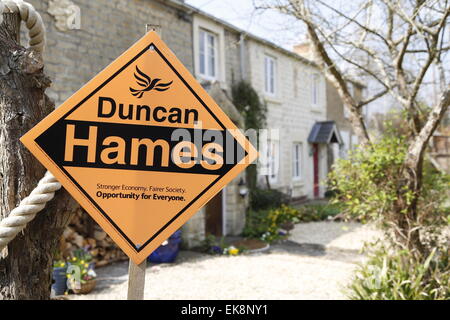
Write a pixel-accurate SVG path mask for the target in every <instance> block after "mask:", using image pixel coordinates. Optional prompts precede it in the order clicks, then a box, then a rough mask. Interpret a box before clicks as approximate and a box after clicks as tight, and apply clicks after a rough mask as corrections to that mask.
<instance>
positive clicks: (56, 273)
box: [52, 267, 67, 296]
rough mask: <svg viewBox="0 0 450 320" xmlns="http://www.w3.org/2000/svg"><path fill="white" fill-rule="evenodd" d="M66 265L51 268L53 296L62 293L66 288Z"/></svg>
mask: <svg viewBox="0 0 450 320" xmlns="http://www.w3.org/2000/svg"><path fill="white" fill-rule="evenodd" d="M66 272H67V267H58V268H53V281H54V282H53V284H52V290H53V291H54V292H55V296H61V295H63V294H64V293H65V292H66V290H67V276H66Z"/></svg>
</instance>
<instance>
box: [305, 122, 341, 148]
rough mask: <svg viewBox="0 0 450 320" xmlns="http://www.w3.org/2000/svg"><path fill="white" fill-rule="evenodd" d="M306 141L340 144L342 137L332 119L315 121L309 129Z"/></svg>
mask: <svg viewBox="0 0 450 320" xmlns="http://www.w3.org/2000/svg"><path fill="white" fill-rule="evenodd" d="M308 142H309V143H326V144H329V143H338V144H342V138H341V135H340V133H339V129H338V128H337V125H336V123H335V122H334V121H320V122H316V123H315V124H314V126H313V128H312V129H311V132H310V134H309V137H308Z"/></svg>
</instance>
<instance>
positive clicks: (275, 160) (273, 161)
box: [267, 140, 280, 183]
mask: <svg viewBox="0 0 450 320" xmlns="http://www.w3.org/2000/svg"><path fill="white" fill-rule="evenodd" d="M267 161H268V163H267V167H268V172H267V174H268V175H269V181H270V182H271V183H276V182H278V178H279V169H280V142H279V141H278V140H269V141H268V145H267Z"/></svg>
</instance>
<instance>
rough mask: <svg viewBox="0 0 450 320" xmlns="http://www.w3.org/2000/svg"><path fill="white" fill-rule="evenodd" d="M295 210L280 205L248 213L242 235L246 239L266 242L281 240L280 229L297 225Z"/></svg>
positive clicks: (297, 213)
mask: <svg viewBox="0 0 450 320" xmlns="http://www.w3.org/2000/svg"><path fill="white" fill-rule="evenodd" d="M298 215H299V212H298V210H297V209H295V208H292V207H289V206H286V205H281V206H280V207H279V208H275V209H266V210H259V211H250V212H249V213H248V215H247V220H246V225H245V228H244V232H243V235H244V236H245V237H247V238H257V239H261V240H263V241H266V242H269V243H270V242H273V241H275V240H278V239H281V238H283V237H284V236H285V234H282V233H280V229H281V228H283V227H284V226H285V225H286V224H288V223H297V222H298V221H299V220H298Z"/></svg>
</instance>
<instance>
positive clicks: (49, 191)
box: [0, 172, 61, 251]
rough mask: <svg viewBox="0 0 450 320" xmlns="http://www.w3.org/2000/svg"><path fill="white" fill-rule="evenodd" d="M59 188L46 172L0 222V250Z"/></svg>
mask: <svg viewBox="0 0 450 320" xmlns="http://www.w3.org/2000/svg"><path fill="white" fill-rule="evenodd" d="M59 189H61V184H60V183H59V182H58V181H57V180H56V178H55V177H54V176H53V175H52V174H51V173H50V172H47V173H46V174H45V176H44V178H42V179H41V181H39V184H38V186H37V187H36V188H35V189H34V190H33V191H32V192H31V193H30V195H29V196H28V197H26V198H25V199H23V200H22V201H21V202H20V204H19V206H18V207H17V208H15V209H14V210H12V211H11V213H10V214H9V216H8V217H7V218H5V219H3V220H2V221H1V222H0V251H1V250H3V248H5V247H6V246H7V245H8V243H9V242H11V240H13V239H14V238H15V237H16V236H17V234H18V233H19V232H20V231H22V230H23V229H24V228H25V227H26V226H27V224H28V223H29V222H30V221H31V220H33V219H34V217H35V216H36V214H37V213H38V212H39V211H41V210H42V209H44V208H45V205H46V204H47V202H49V201H50V200H52V199H53V197H54V196H55V192H56V191H58V190H59Z"/></svg>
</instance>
